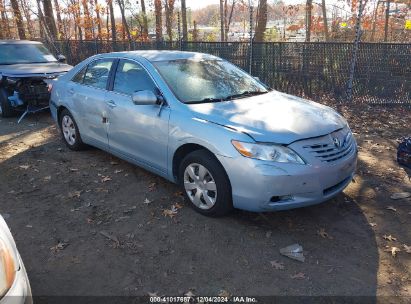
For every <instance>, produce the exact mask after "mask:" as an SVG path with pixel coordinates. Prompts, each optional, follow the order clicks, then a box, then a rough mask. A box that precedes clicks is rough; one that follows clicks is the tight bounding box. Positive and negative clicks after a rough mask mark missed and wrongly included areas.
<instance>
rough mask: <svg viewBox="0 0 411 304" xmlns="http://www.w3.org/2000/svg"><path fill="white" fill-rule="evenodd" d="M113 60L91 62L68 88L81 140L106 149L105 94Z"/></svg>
mask: <svg viewBox="0 0 411 304" xmlns="http://www.w3.org/2000/svg"><path fill="white" fill-rule="evenodd" d="M114 60H115V59H98V60H95V61H93V62H91V63H90V64H88V66H87V67H86V68H85V69H84V70H82V71H80V72H79V73H78V74H77V75H76V76H75V77H74V78H73V79H72V83H73V84H71V87H70V88H69V94H71V95H72V101H73V105H74V109H75V112H76V114H77V115H76V120H77V121H78V124H79V129H80V134H81V135H82V137H83V140H84V141H86V142H87V143H90V144H93V145H95V146H98V147H100V148H103V149H105V148H108V138H107V109H108V107H107V105H106V94H107V85H108V79H109V75H110V71H111V68H112V66H113V63H114Z"/></svg>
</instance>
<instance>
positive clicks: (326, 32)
mask: <svg viewBox="0 0 411 304" xmlns="http://www.w3.org/2000/svg"><path fill="white" fill-rule="evenodd" d="M321 3H322V5H321V7H322V10H323V19H324V20H323V23H324V37H325V41H329V40H330V35H329V33H328V20H327V8H326V6H325V0H322V2H321Z"/></svg>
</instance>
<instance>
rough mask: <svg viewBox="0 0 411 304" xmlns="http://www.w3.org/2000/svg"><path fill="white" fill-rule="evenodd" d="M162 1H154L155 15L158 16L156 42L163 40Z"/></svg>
mask: <svg viewBox="0 0 411 304" xmlns="http://www.w3.org/2000/svg"><path fill="white" fill-rule="evenodd" d="M162 11H163V8H162V4H161V0H154V13H155V15H156V41H157V42H159V41H161V40H163V18H162Z"/></svg>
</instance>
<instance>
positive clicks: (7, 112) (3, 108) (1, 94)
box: [0, 88, 16, 118]
mask: <svg viewBox="0 0 411 304" xmlns="http://www.w3.org/2000/svg"><path fill="white" fill-rule="evenodd" d="M15 114H16V111H15V110H14V109H13V107H12V106H11V104H10V101H9V95H8V94H7V91H6V90H5V89H2V88H0V115H1V117H4V118H6V117H12V116H14V115H15Z"/></svg>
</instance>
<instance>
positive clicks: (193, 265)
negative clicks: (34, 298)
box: [0, 106, 411, 297]
mask: <svg viewBox="0 0 411 304" xmlns="http://www.w3.org/2000/svg"><path fill="white" fill-rule="evenodd" d="M338 108H339V110H340V111H342V112H343V113H344V115H345V116H346V117H347V118H348V120H349V122H350V125H351V127H352V129H353V131H354V132H355V136H356V138H357V141H358V143H359V146H360V152H359V165H358V174H357V176H356V177H355V182H352V183H351V184H350V186H349V187H348V188H347V189H346V190H345V191H344V193H342V194H340V195H339V196H338V197H336V198H335V199H333V200H331V201H328V202H326V203H324V204H321V205H317V206H313V207H309V208H303V209H298V210H291V211H284V212H276V213H264V214H255V213H248V212H242V211H236V212H234V213H233V214H232V215H230V216H228V217H225V218H220V219H212V218H207V217H204V216H201V215H199V214H197V213H195V212H194V211H193V210H192V209H191V208H190V207H189V206H188V205H187V204H186V203H185V202H184V201H183V198H182V196H181V192H180V189H179V188H178V187H177V186H176V185H173V184H171V183H169V182H167V181H165V180H164V179H162V178H160V177H157V176H155V175H153V174H151V173H148V172H147V171H144V170H142V169H140V168H138V167H135V166H133V165H131V164H128V163H126V162H124V161H122V160H119V159H117V158H115V157H113V156H110V155H109V154H107V153H105V152H102V151H100V150H97V149H93V148H90V149H88V150H86V151H83V152H72V151H70V150H68V149H67V148H66V147H65V146H64V145H63V143H62V141H61V140H60V138H59V135H58V132H57V129H56V127H55V126H54V125H53V124H52V121H51V119H50V118H49V114H47V113H44V114H41V115H35V116H30V117H28V118H27V119H25V120H24V121H23V122H22V123H21V124H19V125H17V124H16V122H15V119H2V120H1V121H0V172H1V175H0V191H1V193H2V199H1V206H0V212H1V213H2V214H7V215H8V216H7V219H6V220H7V222H8V224H9V225H10V227H11V228H12V232H13V235H14V237H15V239H16V242H17V245H18V248H19V250H20V253H21V255H22V258H23V260H24V262H25V265H26V268H27V271H28V274H29V277H30V280H31V284H32V288H33V293H34V294H35V295H147V294H148V293H149V292H150V293H154V292H156V293H157V294H159V295H183V294H184V293H186V292H188V291H189V290H191V291H192V292H193V293H194V294H201V295H217V294H218V293H220V292H222V291H226V292H228V293H230V294H234V295H236V294H237V295H238V294H242V295H347V296H350V295H367V296H374V295H385V296H408V297H409V296H411V275H410V273H411V272H410V268H411V254H410V253H407V252H406V247H404V245H408V246H411V229H410V225H409V223H410V218H411V199H409V198H408V199H401V200H392V199H390V195H391V194H392V193H395V192H404V191H411V182H410V173H409V172H408V173H407V171H405V170H404V169H402V168H400V167H399V166H398V165H397V163H396V162H395V153H396V146H397V143H396V139H397V138H398V137H400V136H402V135H406V134H405V133H406V132H408V135H409V132H410V129H409V122H410V121H411V114H410V111H409V110H406V109H400V108H392V109H391V108H390V109H388V108H379V107H373V108H368V107H366V106H363V107H356V108H355V109H352V108H350V107H340V106H338ZM173 205H174V209H173V210H176V211H175V213H173V212H171V213H170V212H167V211H166V212H164V210H171V208H172V206H173ZM170 215H171V216H170ZM389 236H391V237H389ZM293 243H298V244H300V245H302V246H303V248H304V255H305V262H304V263H301V262H298V261H294V260H291V259H289V258H287V257H285V256H282V255H281V254H280V253H279V249H280V248H282V247H285V246H288V245H291V244H293ZM392 247H396V248H398V249H400V250H401V251H400V252H395V253H396V255H395V256H393V254H392ZM394 251H396V250H395V249H394Z"/></svg>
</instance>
